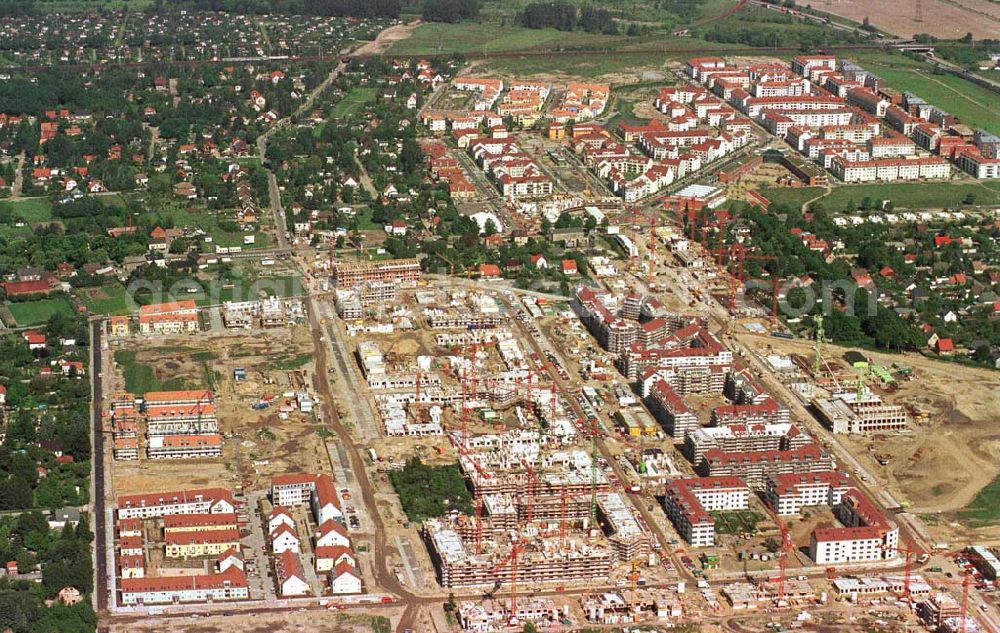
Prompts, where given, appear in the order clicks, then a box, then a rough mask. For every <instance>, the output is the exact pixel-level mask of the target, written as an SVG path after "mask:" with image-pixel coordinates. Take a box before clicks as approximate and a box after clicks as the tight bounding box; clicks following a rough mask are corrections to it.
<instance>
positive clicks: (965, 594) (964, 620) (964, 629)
mask: <svg viewBox="0 0 1000 633" xmlns="http://www.w3.org/2000/svg"><path fill="white" fill-rule="evenodd" d="M938 582H939V583H940V584H943V585H952V586H960V587H962V603H961V604H962V608H961V615H960V616H959V617H960V618H961V619H960V620H959V621H960V622H961V628H959V629H958V631H957V633H969V631H972V630H973V629H972V627H970V626H969V619H970V616H969V587H970V586H972V572H971V571H969V570H965V575H964V576H963V577H962V580H961V581H957V580H941V581H938Z"/></svg>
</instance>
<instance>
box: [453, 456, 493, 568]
mask: <svg viewBox="0 0 1000 633" xmlns="http://www.w3.org/2000/svg"><path fill="white" fill-rule="evenodd" d="M458 452H459V454H460V455H462V456H464V457H468V458H469V461H470V462H472V467H473V468H475V469H476V472H477V473H479V476H480V477H482V478H483V479H490V474H489V473H488V472H486V471H484V470H483V468H482V467H481V466H480V465H479V462H477V461H476V460H475V459H472V458H471V457H470V456H469V451H468V450H466V448H465V446H461V447H459V449H458ZM475 488H476V554H480V553H482V543H483V494H482V492H481V488H482V486H480V485H476V486H475Z"/></svg>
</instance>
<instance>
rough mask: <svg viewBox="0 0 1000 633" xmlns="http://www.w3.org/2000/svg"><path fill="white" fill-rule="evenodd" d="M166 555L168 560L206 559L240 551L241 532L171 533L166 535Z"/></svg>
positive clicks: (222, 530)
mask: <svg viewBox="0 0 1000 633" xmlns="http://www.w3.org/2000/svg"><path fill="white" fill-rule="evenodd" d="M163 542H164V550H163V551H164V555H165V556H166V557H167V558H183V559H186V558H204V557H206V556H213V557H214V556H219V555H220V554H222V553H223V552H227V551H229V550H235V551H237V552H238V551H239V550H240V531H239V530H238V529H237V528H236V527H227V528H221V529H199V530H196V531H181V532H178V531H171V532H166V533H164V536H163Z"/></svg>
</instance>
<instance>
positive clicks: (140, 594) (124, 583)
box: [118, 566, 250, 606]
mask: <svg viewBox="0 0 1000 633" xmlns="http://www.w3.org/2000/svg"><path fill="white" fill-rule="evenodd" d="M118 587H119V589H120V591H121V603H122V605H123V606H141V605H157V604H176V603H188V602H221V601H225V600H247V599H248V598H249V597H250V587H249V584H248V583H247V577H246V574H245V573H244V572H243V571H242V570H241V569H239V568H238V567H236V566H232V567H228V568H227V569H226V570H225V571H223V572H219V573H213V574H202V575H194V576H155V577H144V578H123V579H121V580H120V581H119V583H118Z"/></svg>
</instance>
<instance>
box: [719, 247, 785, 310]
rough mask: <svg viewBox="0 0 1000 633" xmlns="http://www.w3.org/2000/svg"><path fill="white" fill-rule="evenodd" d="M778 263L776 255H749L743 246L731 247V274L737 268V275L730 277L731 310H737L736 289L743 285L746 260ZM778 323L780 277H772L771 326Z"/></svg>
mask: <svg viewBox="0 0 1000 633" xmlns="http://www.w3.org/2000/svg"><path fill="white" fill-rule="evenodd" d="M748 259H752V260H759V261H777V259H778V258H777V257H775V256H774V255H764V254H763V253H753V252H751V253H748V252H747V249H746V247H745V246H743V244H741V243H740V242H737V243H735V244H733V245H732V246H730V247H729V263H730V272H732V268H734V267H735V268H736V274H735V275H734V276H731V277H730V291H729V309H730V310H731V311H735V310H736V289H737V288H738V287H740V286H742V285H743V264H744V262H745V261H746V260H748ZM777 322H778V277H777V275H771V326H772V327H773V326H774V325H776V324H777Z"/></svg>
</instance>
